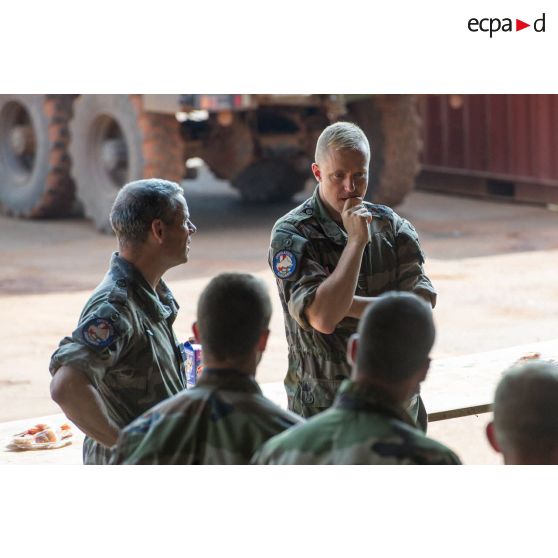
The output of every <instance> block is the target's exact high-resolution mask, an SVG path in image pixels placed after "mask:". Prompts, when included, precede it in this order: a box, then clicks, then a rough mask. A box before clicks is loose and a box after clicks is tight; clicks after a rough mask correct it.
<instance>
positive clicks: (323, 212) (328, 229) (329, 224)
mask: <svg viewBox="0 0 558 558" xmlns="http://www.w3.org/2000/svg"><path fill="white" fill-rule="evenodd" d="M319 191H320V185H319V184H318V185H317V186H316V189H315V190H314V194H313V195H312V197H311V198H310V199H311V200H312V209H313V210H314V217H316V219H317V221H318V222H319V223H320V225H321V227H322V229H323V231H324V233H325V234H326V236H327V237H328V238H330V239H331V240H333V242H335V243H336V244H340V245H341V246H345V244H347V233H346V232H345V231H344V230H343V229H342V228H341V227H340V226H339V225H338V224H337V223H336V222H335V221H334V220H333V219H332V218H331V216H330V215H329V213H328V211H327V209H326V208H325V206H324V204H323V202H322V200H321V199H320V194H319Z"/></svg>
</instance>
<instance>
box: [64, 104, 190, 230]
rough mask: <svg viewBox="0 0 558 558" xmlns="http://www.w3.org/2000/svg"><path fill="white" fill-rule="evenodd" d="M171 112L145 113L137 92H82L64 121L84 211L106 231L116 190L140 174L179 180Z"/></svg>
mask: <svg viewBox="0 0 558 558" xmlns="http://www.w3.org/2000/svg"><path fill="white" fill-rule="evenodd" d="M183 151H184V150H183V145H182V139H181V137H180V129H179V123H178V121H177V120H176V118H175V116H174V115H172V114H171V115H168V114H157V113H150V112H146V111H145V110H144V109H143V106H142V99H141V95H83V96H82V97H81V98H79V99H78V100H77V101H76V102H75V104H74V118H73V120H72V122H71V124H70V155H71V158H72V176H73V178H74V180H75V182H76V186H77V195H78V197H79V199H80V200H81V202H82V204H83V208H84V211H85V215H86V216H87V217H89V218H91V219H93V221H94V222H95V225H96V227H97V228H98V229H99V230H101V231H104V232H110V230H111V227H110V221H109V214H110V210H111V207H112V204H113V202H114V199H115V198H116V195H117V193H118V190H119V189H120V188H121V187H122V186H123V185H124V184H126V183H127V182H131V181H133V180H139V179H141V178H153V177H157V178H164V179H166V180H173V181H175V182H179V181H180V180H181V179H182V178H183V177H184V174H185V171H186V168H185V164H184V163H185V159H184V153H183Z"/></svg>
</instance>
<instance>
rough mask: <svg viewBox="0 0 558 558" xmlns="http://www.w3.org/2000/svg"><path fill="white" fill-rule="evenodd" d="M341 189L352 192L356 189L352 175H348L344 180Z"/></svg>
mask: <svg viewBox="0 0 558 558" xmlns="http://www.w3.org/2000/svg"><path fill="white" fill-rule="evenodd" d="M343 189H344V190H345V191H346V192H351V193H352V192H354V191H355V190H356V187H355V181H354V179H353V177H352V176H350V175H349V176H348V177H347V178H346V179H345V181H344V182H343Z"/></svg>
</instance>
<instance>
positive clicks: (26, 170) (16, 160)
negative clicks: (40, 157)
mask: <svg viewBox="0 0 558 558" xmlns="http://www.w3.org/2000/svg"><path fill="white" fill-rule="evenodd" d="M35 156H36V137H35V130H34V128H33V122H32V119H31V115H30V114H29V112H28V111H27V109H26V108H25V106H24V105H22V104H20V103H17V102H15V101H13V102H9V103H7V104H6V105H5V106H4V107H3V109H2V111H1V112H0V159H2V163H1V164H2V166H3V167H4V168H5V169H7V171H8V173H9V174H10V176H11V179H10V182H11V183H13V184H18V183H24V182H25V181H26V180H27V179H28V177H29V175H30V174H31V173H32V172H33V167H34V164H35Z"/></svg>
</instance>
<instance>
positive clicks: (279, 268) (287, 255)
mask: <svg viewBox="0 0 558 558" xmlns="http://www.w3.org/2000/svg"><path fill="white" fill-rule="evenodd" d="M295 270H296V256H295V255H294V254H293V253H292V252H289V250H281V251H280V252H277V254H275V256H274V257H273V273H275V275H277V277H279V279H286V278H287V277H290V276H291V275H292V274H293V273H294V272H295Z"/></svg>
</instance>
